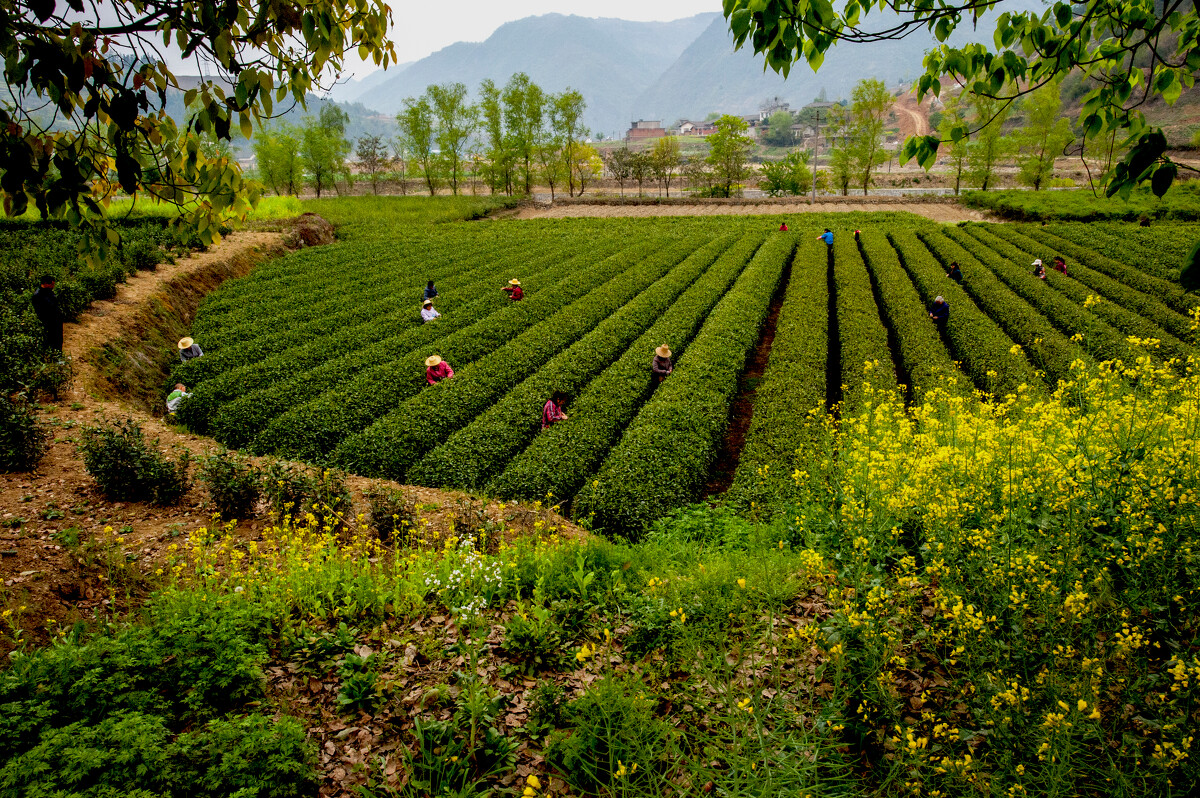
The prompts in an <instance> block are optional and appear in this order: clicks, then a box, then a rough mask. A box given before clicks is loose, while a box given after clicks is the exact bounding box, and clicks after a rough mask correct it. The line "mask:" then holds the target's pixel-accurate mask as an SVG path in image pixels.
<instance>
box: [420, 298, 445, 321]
mask: <svg viewBox="0 0 1200 798" xmlns="http://www.w3.org/2000/svg"><path fill="white" fill-rule="evenodd" d="M441 315H442V314H441V313H438V312H437V311H436V310H434V309H433V301H432V300H429V299H426V300H425V303H424V304H423V305H421V321H423V322H427V321H433V320H434V319H436V318H438V317H439V316H441Z"/></svg>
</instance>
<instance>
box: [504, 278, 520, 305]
mask: <svg viewBox="0 0 1200 798" xmlns="http://www.w3.org/2000/svg"><path fill="white" fill-rule="evenodd" d="M500 290H502V291H506V292H508V298H509V299H511V300H512V301H513V302H520V301H521V300H522V299H524V298H525V292H524V291H522V290H521V281H520V280H518V279H517V278H516V277H514V278H512V279H511V280H509V281H508V285H506V286H504V288H502V289H500Z"/></svg>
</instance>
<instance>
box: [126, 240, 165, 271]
mask: <svg viewBox="0 0 1200 798" xmlns="http://www.w3.org/2000/svg"><path fill="white" fill-rule="evenodd" d="M162 257H163V251H162V250H160V249H159V248H158V247H157V246H156V245H155V244H154V243H153V242H151V241H145V240H141V241H134V242H132V243H131V244H129V245H128V246H126V247H125V253H124V256H123V258H122V259H123V260H124V262H125V267H126V268H127V269H129V271H130V272H131V273H132V272H135V271H153V270H154V269H157V268H158V262H159V261H160V260H161V259H162Z"/></svg>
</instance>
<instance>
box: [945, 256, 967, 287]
mask: <svg viewBox="0 0 1200 798" xmlns="http://www.w3.org/2000/svg"><path fill="white" fill-rule="evenodd" d="M946 276H947V277H949V278H950V279H951V280H953V281H954V282H956V283H958V284H959V285H962V281H963V276H962V269H961V268H959V265H958V261H955V262H953V263H951V264H950V273H949V274H947V275H946Z"/></svg>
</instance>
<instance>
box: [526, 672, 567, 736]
mask: <svg viewBox="0 0 1200 798" xmlns="http://www.w3.org/2000/svg"><path fill="white" fill-rule="evenodd" d="M566 705H567V701H566V695H565V693H564V692H563V688H562V685H560V684H558V683H557V682H551V681H542V682H538V685H537V687H535V688H534V689H533V691H532V692H531V693H530V695H529V720H528V722H527V723H526V724H525V731H527V732H528V733H529V735H530V736H531V737H535V738H536V737H542V736H544V735H546V734H547V733H548V732H551V731H553V730H554V729H556V728H558V727H559V726H562V725H563V724H564V723H565V722H566V716H565V714H564V712H565V710H566Z"/></svg>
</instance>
